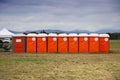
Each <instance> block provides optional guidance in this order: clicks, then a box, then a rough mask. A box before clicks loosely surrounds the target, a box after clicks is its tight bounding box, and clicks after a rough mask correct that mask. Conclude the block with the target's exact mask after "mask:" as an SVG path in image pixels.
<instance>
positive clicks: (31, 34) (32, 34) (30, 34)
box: [27, 33, 37, 36]
mask: <svg viewBox="0 0 120 80" xmlns="http://www.w3.org/2000/svg"><path fill="white" fill-rule="evenodd" d="M27 36H37V34H35V33H29V34H27Z"/></svg>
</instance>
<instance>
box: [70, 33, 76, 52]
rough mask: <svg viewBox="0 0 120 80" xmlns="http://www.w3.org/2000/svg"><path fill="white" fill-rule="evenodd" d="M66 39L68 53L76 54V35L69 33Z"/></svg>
mask: <svg viewBox="0 0 120 80" xmlns="http://www.w3.org/2000/svg"><path fill="white" fill-rule="evenodd" d="M68 39H69V40H68V41H69V42H68V45H69V46H68V52H71V53H78V35H77V34H76V33H70V34H69V35H68Z"/></svg>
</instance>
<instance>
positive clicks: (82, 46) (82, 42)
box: [79, 33, 89, 52]
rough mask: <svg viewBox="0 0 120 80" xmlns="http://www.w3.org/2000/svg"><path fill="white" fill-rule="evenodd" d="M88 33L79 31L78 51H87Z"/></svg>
mask: <svg viewBox="0 0 120 80" xmlns="http://www.w3.org/2000/svg"><path fill="white" fill-rule="evenodd" d="M88 42H89V38H88V34H87V33H80V34H79V52H88V51H89V50H88Z"/></svg>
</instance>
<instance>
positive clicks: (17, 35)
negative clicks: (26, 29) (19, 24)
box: [14, 34, 26, 37]
mask: <svg viewBox="0 0 120 80" xmlns="http://www.w3.org/2000/svg"><path fill="white" fill-rule="evenodd" d="M14 36H17V37H18V36H26V35H25V34H15V35H14Z"/></svg>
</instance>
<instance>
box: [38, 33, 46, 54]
mask: <svg viewBox="0 0 120 80" xmlns="http://www.w3.org/2000/svg"><path fill="white" fill-rule="evenodd" d="M37 52H38V53H41V52H42V53H46V52H47V34H45V33H41V34H38V36H37Z"/></svg>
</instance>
